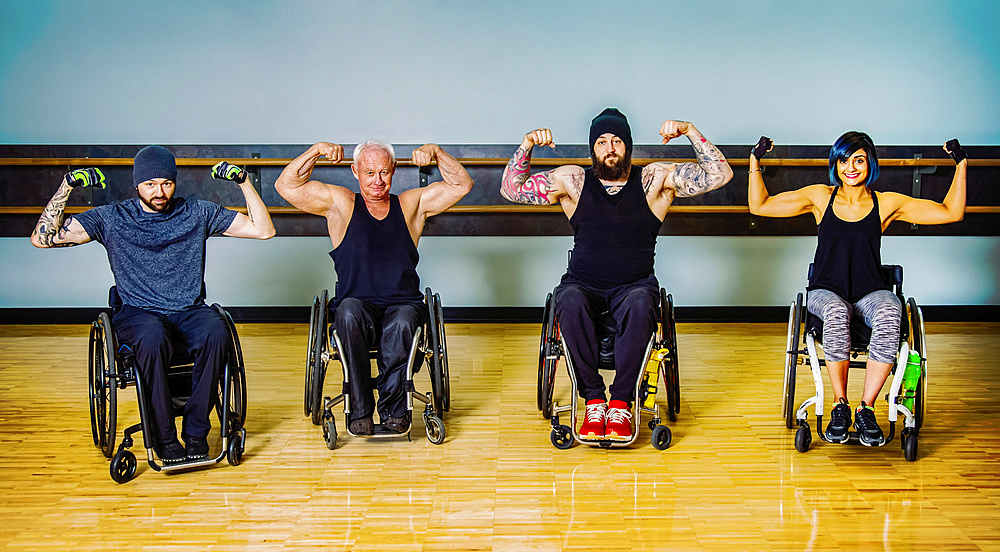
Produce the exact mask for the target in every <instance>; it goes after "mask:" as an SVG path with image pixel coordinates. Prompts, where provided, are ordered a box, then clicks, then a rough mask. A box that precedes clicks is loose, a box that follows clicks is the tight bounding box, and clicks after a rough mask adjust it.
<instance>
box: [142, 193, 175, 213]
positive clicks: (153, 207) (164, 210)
mask: <svg viewBox="0 0 1000 552" xmlns="http://www.w3.org/2000/svg"><path fill="white" fill-rule="evenodd" d="M175 199H176V198H173V197H172V198H170V200H169V201H167V202H166V203H164V204H163V207H157V206H156V205H155V204H153V203H149V202H148V201H146V200H145V199H143V197H142V196H139V201H141V202H142V204H143V205H145V206H146V207H149V209H150V210H151V211H153V212H155V213H169V212H170V210H171V209H173V208H174V201H175Z"/></svg>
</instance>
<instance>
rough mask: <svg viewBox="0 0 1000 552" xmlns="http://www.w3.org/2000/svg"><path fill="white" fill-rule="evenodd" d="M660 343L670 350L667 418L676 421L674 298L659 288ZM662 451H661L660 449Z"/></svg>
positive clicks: (678, 389)
mask: <svg viewBox="0 0 1000 552" xmlns="http://www.w3.org/2000/svg"><path fill="white" fill-rule="evenodd" d="M660 342H661V343H662V344H665V345H666V346H667V347H669V348H670V360H669V362H668V363H667V365H666V367H665V368H666V370H665V371H664V377H665V379H666V382H665V385H666V391H667V417H668V418H670V421H671V422H676V421H677V414H678V413H679V412H680V411H681V378H680V372H679V370H678V361H677V323H676V320H675V319H674V298H673V296H672V295H670V294H668V293H667V292H666V290H665V289H663V288H660ZM661 450H662V449H661Z"/></svg>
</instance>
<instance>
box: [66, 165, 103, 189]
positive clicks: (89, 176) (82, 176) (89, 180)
mask: <svg viewBox="0 0 1000 552" xmlns="http://www.w3.org/2000/svg"><path fill="white" fill-rule="evenodd" d="M66 183H67V184H69V185H70V187H73V188H101V189H102V190H103V189H104V186H105V183H104V173H102V172H101V169H98V168H97V167H91V168H89V169H76V170H75V171H70V172H68V173H66Z"/></svg>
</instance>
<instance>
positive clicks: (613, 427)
mask: <svg viewBox="0 0 1000 552" xmlns="http://www.w3.org/2000/svg"><path fill="white" fill-rule="evenodd" d="M604 437H605V438H606V439H611V440H612V441H631V440H632V413H631V412H629V411H628V403H627V402H625V401H611V403H609V404H608V423H607V426H606V427H605V429H604Z"/></svg>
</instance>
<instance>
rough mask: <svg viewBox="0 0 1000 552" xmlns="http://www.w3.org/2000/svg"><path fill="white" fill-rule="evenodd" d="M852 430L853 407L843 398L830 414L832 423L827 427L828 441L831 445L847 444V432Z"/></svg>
mask: <svg viewBox="0 0 1000 552" xmlns="http://www.w3.org/2000/svg"><path fill="white" fill-rule="evenodd" d="M849 429H851V406H850V405H849V404H847V399H845V398H843V397H841V398H840V402H839V403H837V404H836V405H835V406H834V407H833V410H832V411H831V412H830V423H829V424H827V426H826V440H827V441H830V442H831V443H846V442H847V430H849Z"/></svg>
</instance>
